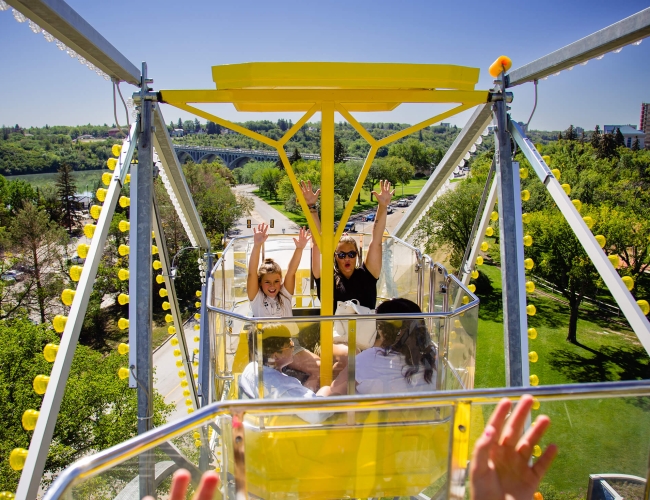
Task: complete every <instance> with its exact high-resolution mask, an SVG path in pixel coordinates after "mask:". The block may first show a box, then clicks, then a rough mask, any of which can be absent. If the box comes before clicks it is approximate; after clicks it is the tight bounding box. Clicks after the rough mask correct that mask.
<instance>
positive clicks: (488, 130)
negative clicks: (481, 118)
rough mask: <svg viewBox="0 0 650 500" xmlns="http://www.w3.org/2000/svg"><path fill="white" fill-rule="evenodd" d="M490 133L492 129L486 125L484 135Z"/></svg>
mask: <svg viewBox="0 0 650 500" xmlns="http://www.w3.org/2000/svg"><path fill="white" fill-rule="evenodd" d="M489 133H490V129H488V128H487V127H485V130H484V131H483V132H481V134H482V135H488V134H489Z"/></svg>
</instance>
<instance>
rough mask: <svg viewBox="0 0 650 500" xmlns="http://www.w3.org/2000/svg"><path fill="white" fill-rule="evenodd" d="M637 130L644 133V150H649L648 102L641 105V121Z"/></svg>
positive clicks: (649, 106)
mask: <svg viewBox="0 0 650 500" xmlns="http://www.w3.org/2000/svg"><path fill="white" fill-rule="evenodd" d="M639 130H643V131H644V132H645V137H644V139H645V141H644V142H645V148H646V149H650V102H644V103H641V120H640V121H639Z"/></svg>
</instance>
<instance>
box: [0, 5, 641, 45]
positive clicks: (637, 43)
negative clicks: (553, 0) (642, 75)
mask: <svg viewBox="0 0 650 500" xmlns="http://www.w3.org/2000/svg"><path fill="white" fill-rule="evenodd" d="M0 10H1V9H0ZM642 41H643V40H637V41H636V42H634V43H632V45H641V42H642Z"/></svg>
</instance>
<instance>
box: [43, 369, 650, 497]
mask: <svg viewBox="0 0 650 500" xmlns="http://www.w3.org/2000/svg"><path fill="white" fill-rule="evenodd" d="M523 394H532V395H533V397H535V398H537V399H538V400H539V401H540V402H542V403H543V402H544V401H567V400H573V399H599V398H603V397H641V396H650V381H647V380H639V381H624V382H606V383H603V382H599V383H593V384H567V385H555V386H538V387H526V388H522V387H513V388H499V389H475V390H470V391H448V392H440V393H430V392H426V393H412V394H408V395H396V396H392V397H386V396H385V395H382V396H343V397H336V398H312V399H293V400H289V399H287V400H239V401H222V402H218V403H213V404H211V405H209V406H206V407H203V408H201V409H200V410H197V411H196V412H194V413H192V414H190V415H188V416H187V417H185V418H183V419H182V420H177V421H175V422H171V423H169V424H166V425H164V426H161V427H158V428H156V429H153V430H151V431H149V432H147V433H145V434H142V435H140V436H136V437H134V438H132V439H129V440H128V441H125V442H123V443H120V444H118V445H116V446H113V447H112V448H109V449H107V450H104V451H101V452H99V453H97V454H96V455H93V456H89V457H84V458H82V459H80V460H78V461H77V462H75V463H74V464H73V465H71V466H70V467H69V468H68V469H66V470H65V471H63V472H62V473H61V475H60V476H59V477H58V478H57V479H56V481H55V482H54V483H53V484H52V486H51V487H50V488H49V489H48V491H47V492H46V494H45V497H44V500H58V499H59V498H63V497H64V495H65V494H66V493H67V492H68V490H69V489H70V488H71V487H73V486H74V485H75V483H76V482H77V481H78V480H80V479H86V478H89V477H91V476H93V475H96V474H98V473H100V472H102V471H105V470H107V469H109V468H111V467H113V466H115V465H117V464H119V463H122V462H124V461H126V460H129V459H132V458H134V457H136V456H138V455H139V454H141V453H143V452H146V451H148V450H151V449H153V448H155V447H156V446H158V445H160V444H162V443H164V442H165V441H168V440H170V439H172V438H175V437H178V436H180V435H181V434H183V433H185V432H187V431H189V430H191V429H193V428H196V427H198V426H200V425H206V424H209V423H211V422H212V421H214V419H215V418H216V417H218V416H221V415H227V414H237V415H243V414H244V413H246V412H264V413H265V414H267V415H280V414H294V413H296V412H297V411H301V410H305V411H322V412H347V411H355V410H357V411H371V410H374V411H378V410H396V409H405V408H409V409H418V408H427V407H431V406H452V407H456V406H458V405H459V404H460V403H469V404H473V403H480V404H496V403H497V402H498V401H499V400H500V399H501V398H504V397H505V398H509V399H516V398H519V397H520V396H521V395H523ZM242 439H243V438H242ZM237 473H245V470H242V471H236V474H237Z"/></svg>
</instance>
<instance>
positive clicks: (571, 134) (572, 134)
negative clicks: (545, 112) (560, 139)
mask: <svg viewBox="0 0 650 500" xmlns="http://www.w3.org/2000/svg"><path fill="white" fill-rule="evenodd" d="M564 138H565V139H566V140H567V141H575V140H576V139H577V138H578V134H576V131H575V129H574V128H573V125H569V128H568V129H566V131H565V132H564Z"/></svg>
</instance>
